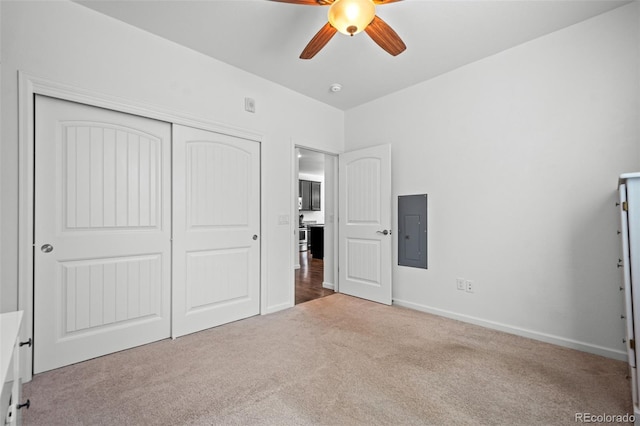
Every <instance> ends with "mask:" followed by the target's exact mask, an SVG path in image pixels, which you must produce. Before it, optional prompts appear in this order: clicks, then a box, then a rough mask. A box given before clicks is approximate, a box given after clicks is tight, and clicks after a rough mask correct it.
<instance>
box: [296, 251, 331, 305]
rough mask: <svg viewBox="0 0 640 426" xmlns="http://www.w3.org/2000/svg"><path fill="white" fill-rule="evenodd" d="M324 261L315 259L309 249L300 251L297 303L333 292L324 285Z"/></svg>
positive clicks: (297, 273) (297, 270) (297, 272)
mask: <svg viewBox="0 0 640 426" xmlns="http://www.w3.org/2000/svg"><path fill="white" fill-rule="evenodd" d="M323 268H324V262H323V260H322V259H314V258H313V257H312V256H311V254H310V252H309V251H301V252H300V268H299V269H296V305H297V304H299V303H304V302H308V301H310V300H314V299H319V298H320V297H325V296H329V295H330V294H333V293H334V292H333V290H330V289H328V288H324V287H322V281H323V276H324V271H323Z"/></svg>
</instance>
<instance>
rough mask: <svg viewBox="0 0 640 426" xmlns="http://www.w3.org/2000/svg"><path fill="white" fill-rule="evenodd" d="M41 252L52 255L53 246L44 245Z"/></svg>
mask: <svg viewBox="0 0 640 426" xmlns="http://www.w3.org/2000/svg"><path fill="white" fill-rule="evenodd" d="M40 250H42V251H43V252H45V253H51V252H52V251H53V246H52V245H51V244H43V245H42V247H40Z"/></svg>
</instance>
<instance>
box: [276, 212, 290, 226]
mask: <svg viewBox="0 0 640 426" xmlns="http://www.w3.org/2000/svg"><path fill="white" fill-rule="evenodd" d="M288 224H289V215H288V214H281V215H280V216H278V225H288Z"/></svg>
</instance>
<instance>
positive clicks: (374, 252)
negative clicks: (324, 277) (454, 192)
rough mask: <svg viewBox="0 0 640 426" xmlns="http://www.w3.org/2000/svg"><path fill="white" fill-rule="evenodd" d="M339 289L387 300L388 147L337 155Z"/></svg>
mask: <svg viewBox="0 0 640 426" xmlns="http://www.w3.org/2000/svg"><path fill="white" fill-rule="evenodd" d="M339 170H340V172H339V176H340V179H339V180H340V183H339V187H340V191H339V192H340V203H339V204H340V207H339V210H340V249H339V256H340V292H341V293H346V294H349V295H352V296H356V297H360V298H363V299H368V300H372V301H374V302H379V303H384V304H387V305H390V304H391V297H392V288H391V286H392V283H391V264H392V257H391V253H392V251H391V246H392V238H391V231H392V230H391V146H390V145H380V146H374V147H370V148H364V149H360V150H357V151H351V152H346V153H344V154H341V155H340V166H339Z"/></svg>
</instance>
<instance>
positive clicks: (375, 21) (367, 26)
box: [272, 0, 407, 59]
mask: <svg viewBox="0 0 640 426" xmlns="http://www.w3.org/2000/svg"><path fill="white" fill-rule="evenodd" d="M272 1H277V2H281V3H293V4H301V5H307V6H331V7H329V14H328V15H329V22H327V23H326V24H325V25H324V26H323V27H322V28H321V29H320V31H318V32H317V33H316V35H315V36H313V38H312V39H311V41H310V42H309V44H307V46H306V47H305V48H304V50H303V51H302V53H301V54H300V59H311V58H313V57H314V56H315V55H316V53H318V52H319V51H320V50H321V49H322V48H323V47H324V46H325V45H326V44H327V43H328V42H329V40H331V38H332V37H333V36H334V35H335V34H336V32H338V31H339V32H341V33H342V34H346V35H350V36H353V35H354V34H358V33H359V32H361V31H364V32H366V33H367V34H368V35H369V37H371V38H372V39H373V41H375V42H376V43H377V44H378V46H380V47H382V48H383V49H384V50H385V51H387V52H388V53H389V54H391V55H393V56H396V55H399V54H400V53H402V52H404V50H405V49H406V48H407V46H406V45H405V44H404V42H403V41H402V39H401V38H400V36H399V35H398V34H397V33H396V32H395V31H394V30H393V28H391V27H390V26H389V25H388V24H387V23H386V22H384V21H383V20H382V19H380V18H379V17H378V16H377V15H376V4H379V5H381V4H386V3H393V2H396V1H400V0H272Z"/></svg>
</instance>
